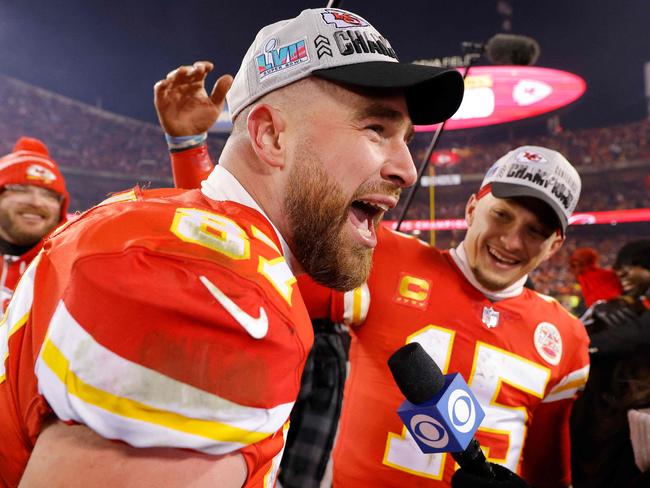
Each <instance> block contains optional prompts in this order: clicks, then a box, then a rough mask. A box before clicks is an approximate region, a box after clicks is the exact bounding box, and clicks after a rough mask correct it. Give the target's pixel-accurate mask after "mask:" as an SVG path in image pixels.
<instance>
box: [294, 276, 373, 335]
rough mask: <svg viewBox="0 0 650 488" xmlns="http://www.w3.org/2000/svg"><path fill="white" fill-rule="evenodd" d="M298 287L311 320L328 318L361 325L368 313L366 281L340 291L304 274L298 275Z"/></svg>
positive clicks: (368, 295) (368, 296) (368, 293)
mask: <svg viewBox="0 0 650 488" xmlns="http://www.w3.org/2000/svg"><path fill="white" fill-rule="evenodd" d="M298 287H299V288H300V294H301V295H302V297H303V299H304V301H305V305H306V306H307V310H308V312H309V317H310V318H311V319H312V320H313V319H329V320H331V321H332V322H336V323H345V324H346V325H353V326H356V325H361V324H362V323H363V322H364V321H365V319H366V317H367V315H368V308H369V307H370V291H369V290H368V285H367V284H366V283H364V284H363V285H361V286H359V287H357V288H355V289H354V290H351V291H347V292H341V291H337V290H332V289H331V288H327V287H325V286H323V285H320V284H318V283H316V282H315V281H314V280H313V279H311V278H310V277H309V276H308V275H306V274H305V275H301V276H299V277H298Z"/></svg>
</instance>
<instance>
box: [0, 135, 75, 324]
mask: <svg viewBox="0 0 650 488" xmlns="http://www.w3.org/2000/svg"><path fill="white" fill-rule="evenodd" d="M69 201H70V196H69V195H68V191H67V189H66V187H65V180H64V179H63V175H62V174H61V171H59V167H58V166H57V164H56V162H54V160H53V159H52V158H51V157H50V155H49V151H48V150H47V147H46V146H45V144H43V143H42V142H41V141H39V140H38V139H32V138H29V137H21V138H20V139H18V141H17V142H16V145H15V146H14V149H13V152H11V153H9V154H7V155H6V156H4V157H2V158H0V250H1V252H2V255H3V259H2V271H0V308H1V309H2V311H4V309H5V307H6V305H7V303H8V302H9V299H10V298H11V296H12V295H13V291H14V288H15V287H16V285H17V284H18V280H19V278H20V276H21V275H22V274H23V272H24V271H25V269H26V268H27V266H28V265H29V263H30V262H31V261H32V259H34V257H35V256H36V255H37V254H38V251H39V250H40V248H41V245H40V244H41V241H42V240H43V238H44V237H45V236H46V235H48V234H49V233H50V232H51V231H52V230H53V229H54V228H55V227H56V226H57V225H58V224H59V223H61V222H63V221H65V219H66V213H67V209H68V203H69Z"/></svg>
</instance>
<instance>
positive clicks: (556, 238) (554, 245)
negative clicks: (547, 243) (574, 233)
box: [543, 231, 565, 261]
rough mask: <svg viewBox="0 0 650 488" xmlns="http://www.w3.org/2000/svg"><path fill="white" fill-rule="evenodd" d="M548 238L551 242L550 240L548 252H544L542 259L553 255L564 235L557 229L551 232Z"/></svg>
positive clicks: (560, 244) (562, 241)
mask: <svg viewBox="0 0 650 488" xmlns="http://www.w3.org/2000/svg"><path fill="white" fill-rule="evenodd" d="M550 239H553V242H551V247H550V248H549V250H548V253H547V254H546V257H545V258H544V259H543V261H547V260H548V259H550V257H551V256H553V254H555V253H556V252H557V251H558V250H559V249H560V248H561V247H562V244H563V243H564V239H565V237H564V236H563V235H562V234H560V232H559V231H558V232H556V233H555V234H553V236H552V237H550Z"/></svg>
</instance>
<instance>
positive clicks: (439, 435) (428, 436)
mask: <svg viewBox="0 0 650 488" xmlns="http://www.w3.org/2000/svg"><path fill="white" fill-rule="evenodd" d="M411 432H413V434H414V435H415V436H416V437H417V438H418V439H419V440H420V442H422V443H423V444H426V445H427V446H429V447H433V448H434V449H443V448H444V447H445V446H446V445H447V444H449V434H448V433H447V429H445V426H444V425H442V424H441V423H440V422H438V421H437V420H436V419H434V418H433V417H429V416H428V415H423V414H421V413H420V414H417V415H413V417H411Z"/></svg>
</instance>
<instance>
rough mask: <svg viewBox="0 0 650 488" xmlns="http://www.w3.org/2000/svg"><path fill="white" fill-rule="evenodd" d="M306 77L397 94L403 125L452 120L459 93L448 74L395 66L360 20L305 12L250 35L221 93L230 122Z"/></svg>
mask: <svg viewBox="0 0 650 488" xmlns="http://www.w3.org/2000/svg"><path fill="white" fill-rule="evenodd" d="M308 76H316V77H319V78H323V79H326V80H329V81H335V82H339V83H344V84H347V85H354V86H358V87H362V88H379V89H400V90H403V92H404V94H405V97H406V104H407V107H408V111H409V115H410V117H411V121H412V122H413V123H414V124H419V125H425V124H426V125H428V124H435V123H438V122H442V121H443V120H446V119H448V118H449V117H451V116H452V115H454V113H455V112H456V110H458V107H459V106H460V103H461V101H462V99H463V91H464V82H463V78H462V76H461V75H460V73H459V72H458V71H456V70H448V69H442V68H436V67H432V66H422V65H416V64H411V63H400V62H399V61H398V59H397V55H396V54H395V51H394V50H393V48H392V47H391V45H390V43H389V42H388V40H387V39H386V38H385V37H383V36H382V35H381V34H380V33H379V32H378V31H377V30H376V29H375V28H374V27H373V26H372V25H370V23H368V21H366V20H365V19H363V18H362V17H360V16H358V15H356V14H353V13H351V12H347V11H345V10H340V9H335V8H317V9H308V10H303V11H302V12H301V13H300V15H298V16H297V17H295V18H293V19H289V20H281V21H279V22H276V23H274V24H271V25H268V26H266V27H264V28H262V30H260V31H259V32H258V33H257V36H256V37H255V40H254V41H253V44H252V45H251V46H250V48H249V49H248V51H247V52H246V55H245V56H244V59H243V61H242V64H241V67H240V68H239V71H238V72H237V75H236V76H235V80H234V82H233V84H232V87H231V88H230V91H228V94H227V96H226V99H227V101H228V107H229V109H230V116H231V118H232V119H234V118H235V116H236V115H237V114H238V113H239V112H241V110H242V109H243V108H245V107H247V106H248V105H250V104H251V103H253V102H255V101H256V100H258V99H259V98H261V97H262V96H264V95H266V94H267V93H269V92H272V91H273V90H277V89H278V88H282V87H283V86H286V85H289V84H291V83H295V82H296V81H299V80H302V79H303V78H307V77H308Z"/></svg>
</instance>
